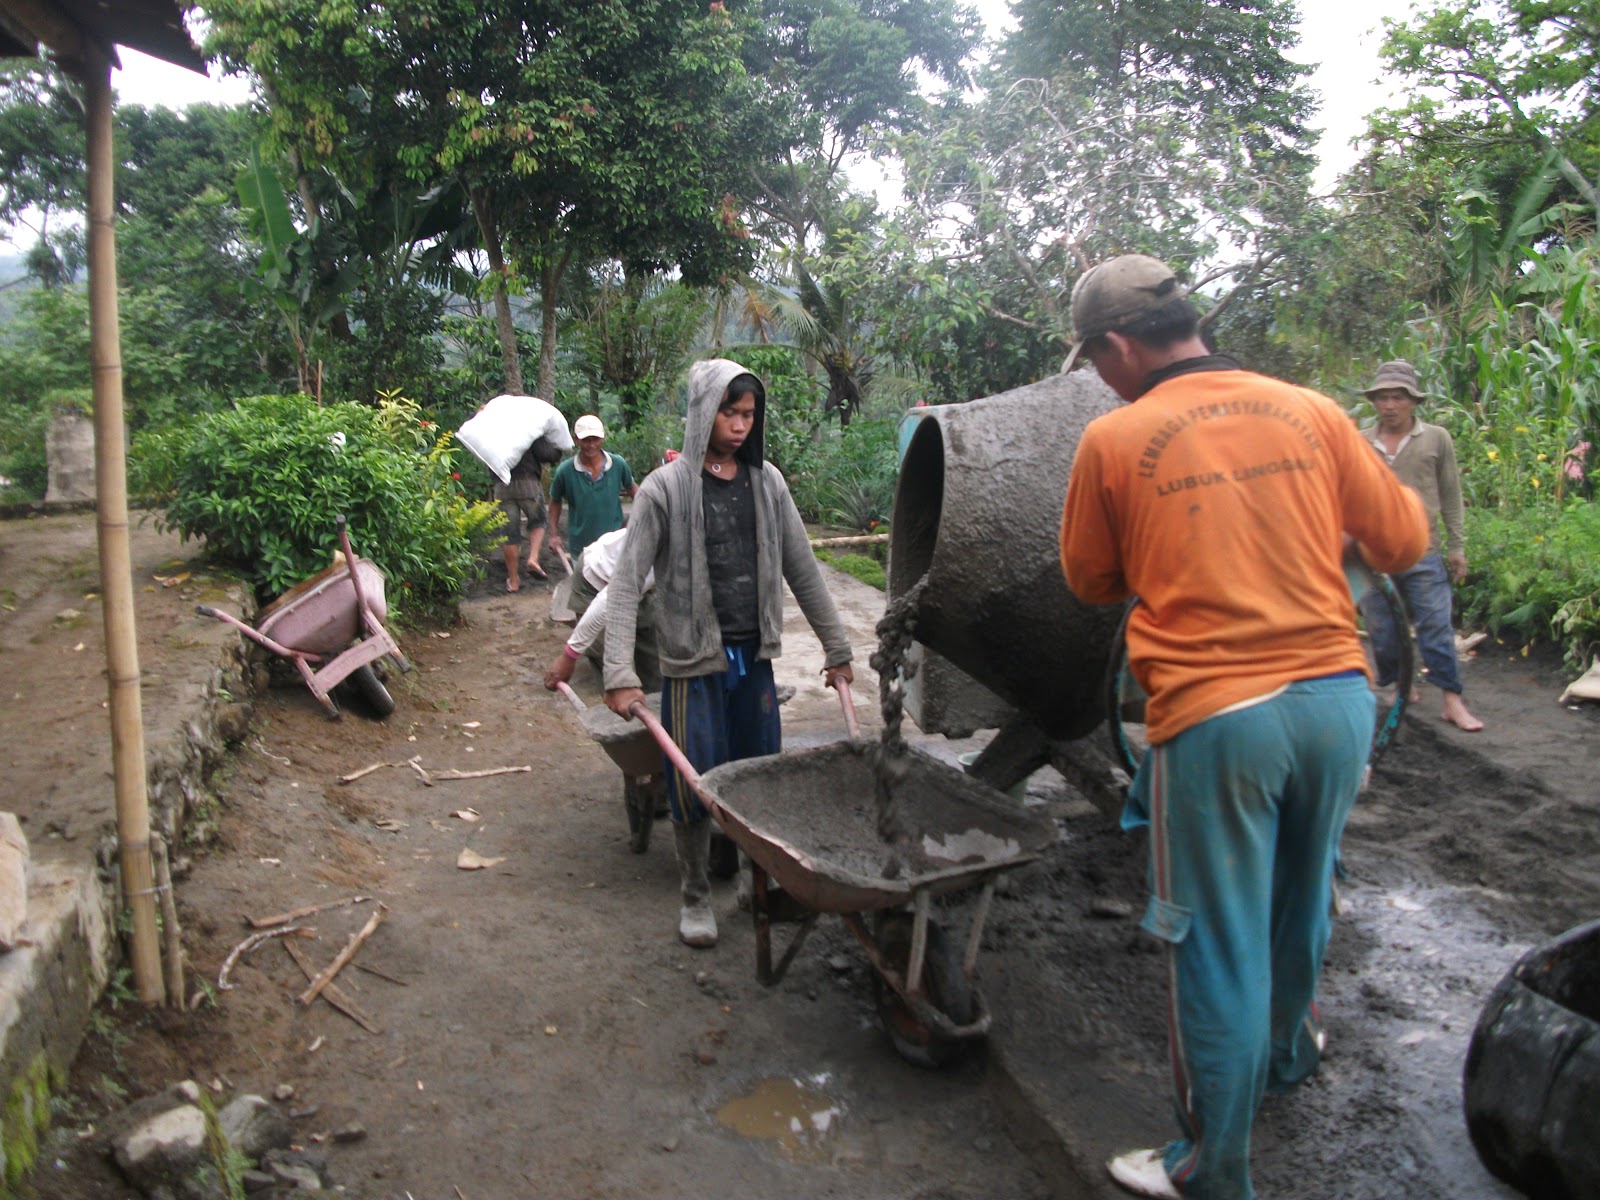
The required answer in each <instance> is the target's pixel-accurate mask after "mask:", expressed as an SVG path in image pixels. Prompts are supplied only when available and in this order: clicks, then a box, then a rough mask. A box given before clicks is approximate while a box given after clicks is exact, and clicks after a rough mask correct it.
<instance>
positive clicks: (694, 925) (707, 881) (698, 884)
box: [672, 820, 717, 947]
mask: <svg viewBox="0 0 1600 1200" xmlns="http://www.w3.org/2000/svg"><path fill="white" fill-rule="evenodd" d="M672 835H673V840H674V841H675V842H676V844H677V849H678V873H679V874H680V875H681V876H682V877H683V907H682V909H681V910H680V911H679V913H678V936H679V937H680V938H682V939H683V941H684V943H685V944H686V945H689V946H699V947H705V946H715V945H716V944H717V918H716V915H715V914H714V913H713V912H712V911H711V875H710V872H709V869H708V863H709V861H710V858H711V822H710V821H709V820H704V821H689V822H684V823H683V824H679V823H677V822H674V823H673V826H672Z"/></svg>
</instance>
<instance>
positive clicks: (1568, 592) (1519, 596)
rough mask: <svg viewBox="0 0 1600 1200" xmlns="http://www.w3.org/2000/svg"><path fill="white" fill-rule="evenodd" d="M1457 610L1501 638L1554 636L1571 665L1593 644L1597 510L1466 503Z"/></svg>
mask: <svg viewBox="0 0 1600 1200" xmlns="http://www.w3.org/2000/svg"><path fill="white" fill-rule="evenodd" d="M1467 550H1468V554H1469V556H1470V559H1471V562H1472V564H1473V570H1472V574H1471V576H1470V577H1469V578H1468V579H1467V581H1466V582H1465V583H1463V584H1462V585H1461V586H1460V597H1461V602H1462V609H1463V615H1464V616H1465V617H1466V618H1467V619H1468V620H1469V621H1473V622H1481V623H1483V624H1486V625H1487V626H1488V627H1489V629H1490V630H1491V631H1493V632H1494V633H1495V634H1496V635H1497V636H1500V637H1510V638H1513V639H1520V640H1522V641H1524V642H1532V641H1538V640H1539V639H1541V638H1544V637H1550V638H1553V639H1554V640H1555V641H1556V642H1557V643H1558V644H1559V645H1560V646H1561V648H1562V649H1563V651H1564V652H1565V653H1566V655H1567V659H1568V661H1569V662H1570V663H1571V664H1573V665H1574V666H1580V667H1581V666H1586V665H1587V662H1586V659H1587V654H1588V651H1589V649H1590V648H1591V647H1593V646H1594V645H1595V644H1596V643H1600V509H1596V508H1595V506H1594V505H1593V504H1592V503H1590V502H1588V501H1585V500H1575V501H1572V502H1570V503H1569V504H1567V505H1566V506H1565V507H1564V508H1559V509H1557V508H1552V507H1549V506H1545V507H1529V508H1524V509H1520V510H1510V509H1468V510H1467Z"/></svg>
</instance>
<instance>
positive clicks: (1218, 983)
mask: <svg viewBox="0 0 1600 1200" xmlns="http://www.w3.org/2000/svg"><path fill="white" fill-rule="evenodd" d="M1072 322H1073V327H1074V332H1075V334H1076V337H1077V339H1078V341H1077V343H1076V344H1075V345H1074V347H1073V351H1072V356H1071V357H1070V358H1069V359H1068V361H1067V368H1068V369H1070V367H1071V366H1072V364H1073V361H1074V360H1075V359H1076V358H1078V357H1079V355H1080V354H1081V355H1082V356H1084V357H1087V358H1088V359H1089V361H1090V362H1092V363H1093V364H1094V366H1095V368H1096V370H1098V371H1099V373H1100V376H1101V378H1102V379H1104V380H1105V381H1106V383H1107V384H1109V385H1110V386H1111V388H1112V390H1113V391H1115V392H1116V393H1117V394H1118V395H1119V396H1121V397H1122V399H1123V400H1125V401H1128V402H1129V403H1128V405H1127V406H1126V407H1124V408H1120V409H1118V410H1116V411H1115V412H1111V413H1107V414H1106V415H1105V416H1103V417H1100V418H1098V419H1097V420H1095V421H1093V422H1091V423H1090V425H1089V427H1088V428H1087V429H1086V430H1085V431H1084V435H1083V438H1082V440H1081V441H1080V442H1079V445H1078V451H1077V457H1076V459H1075V460H1074V462H1073V467H1072V478H1071V482H1070V483H1069V485H1068V489H1067V499H1066V508H1065V512H1064V513H1063V515H1062V523H1061V562H1062V567H1063V569H1064V570H1065V572H1066V577H1067V585H1068V586H1069V587H1070V588H1071V589H1072V591H1073V592H1074V594H1076V595H1077V596H1078V597H1079V599H1081V600H1084V601H1085V602H1087V603H1091V604H1112V603H1117V602H1120V601H1124V600H1126V599H1128V598H1129V597H1130V596H1136V597H1138V601H1137V604H1136V606H1135V608H1134V611H1133V613H1132V615H1131V617H1130V619H1129V621H1128V626H1127V646H1128V659H1129V663H1130V665H1131V667H1132V669H1133V672H1134V675H1135V676H1136V677H1137V679H1138V681H1139V683H1140V684H1141V685H1142V686H1143V688H1144V690H1145V692H1146V694H1147V695H1148V696H1149V701H1148V703H1147V706H1146V721H1147V726H1148V731H1149V736H1150V741H1151V749H1150V752H1149V754H1147V755H1146V757H1145V759H1144V761H1143V763H1142V764H1141V766H1140V769H1139V774H1138V778H1137V779H1135V781H1134V785H1133V788H1132V789H1131V791H1130V792H1129V796H1128V802H1127V807H1126V809H1125V810H1124V813H1123V826H1124V828H1129V829H1133V828H1139V827H1142V826H1146V825H1147V826H1148V827H1149V830H1150V882H1151V892H1152V895H1151V899H1150V903H1149V906H1148V908H1147V910H1146V912H1145V916H1144V921H1143V927H1144V928H1145V929H1146V930H1147V931H1148V932H1150V933H1151V934H1153V935H1155V936H1156V937H1158V938H1160V939H1161V940H1162V941H1164V942H1166V943H1167V951H1168V958H1169V975H1168V979H1169V992H1170V995H1169V1005H1170V1016H1169V1030H1170V1033H1171V1042H1172V1045H1171V1063H1172V1069H1173V1074H1174V1084H1175V1091H1176V1097H1177V1109H1178V1113H1179V1119H1180V1126H1181V1130H1180V1135H1179V1137H1178V1138H1177V1139H1176V1140H1174V1141H1173V1142H1172V1143H1170V1144H1169V1145H1168V1146H1166V1147H1165V1148H1163V1149H1160V1150H1140V1151H1133V1152H1130V1153H1128V1154H1124V1155H1120V1156H1118V1157H1117V1158H1114V1159H1113V1160H1112V1161H1111V1162H1110V1164H1108V1165H1109V1168H1110V1170H1111V1174H1112V1177H1113V1178H1114V1179H1115V1180H1116V1181H1117V1182H1118V1183H1119V1184H1121V1185H1122V1186H1123V1187H1125V1188H1126V1189H1128V1190H1129V1191H1132V1192H1135V1193H1137V1194H1140V1195H1145V1196H1158V1197H1160V1196H1169V1197H1170V1196H1197V1197H1205V1198H1208V1200H1250V1197H1251V1196H1252V1195H1253V1192H1252V1190H1251V1187H1250V1171H1249V1154H1250V1126H1251V1123H1252V1122H1253V1120H1254V1118H1255V1112H1256V1108H1257V1106H1258V1105H1259V1104H1260V1101H1261V1096H1262V1094H1263V1093H1264V1092H1265V1091H1266V1090H1267V1089H1269V1088H1272V1089H1282V1088H1288V1087H1290V1086H1292V1085H1293V1084H1295V1083H1298V1082H1299V1081H1300V1080H1301V1079H1303V1078H1305V1077H1306V1076H1307V1075H1309V1074H1310V1073H1311V1072H1312V1071H1314V1070H1315V1069H1316V1066H1317V1062H1318V1060H1319V1057H1320V1054H1321V1049H1322V1045H1323V1034H1322V1030H1321V1027H1320V1025H1319V1024H1318V1022H1317V1013H1316V1007H1315V1004H1314V1002H1313V1001H1314V998H1315V993H1316V983H1317V976H1318V974H1319V973H1320V972H1321V969H1322V957H1323V953H1324V951H1325V950H1326V948H1327V942H1328V936H1329V933H1330V932H1331V922H1330V918H1329V915H1328V913H1329V882H1330V878H1331V876H1332V872H1333V861H1334V854H1335V851H1336V849H1337V847H1338V844H1339V836H1340V833H1341V831H1342V830H1343V828H1344V822H1345V818H1346V816H1347V815H1348V813H1349V811H1350V807H1351V805H1352V804H1353V803H1354V801H1355V797H1356V791H1357V788H1358V786H1359V784H1360V779H1361V772H1362V767H1363V765H1364V763H1365V761H1366V756H1367V752H1368V747H1369V745H1370V742H1371V738H1372V728H1373V720H1374V715H1375V712H1374V709H1375V706H1374V702H1373V698H1372V692H1371V690H1370V688H1369V686H1368V681H1367V678H1366V657H1365V655H1364V653H1363V651H1362V649H1361V644H1360V642H1359V640H1358V639H1357V636H1356V624H1355V607H1354V604H1353V602H1352V600H1351V597H1350V591H1349V588H1348V586H1347V584H1346V582H1345V576H1344V571H1343V569H1342V566H1341V562H1342V554H1343V549H1344V544H1345V540H1346V534H1349V535H1351V536H1353V537H1354V538H1355V539H1356V540H1357V541H1359V542H1360V543H1361V544H1362V546H1363V549H1364V551H1365V553H1366V556H1367V558H1368V561H1369V562H1371V563H1372V565H1373V566H1374V567H1376V568H1377V569H1378V570H1382V571H1396V570H1400V569H1403V568H1405V567H1408V566H1410V565H1411V564H1412V563H1414V562H1415V561H1416V560H1417V559H1418V558H1420V557H1421V556H1422V554H1423V553H1424V551H1426V549H1427V546H1428V530H1427V524H1426V519H1425V515H1424V512H1423V508H1422V504H1421V502H1420V501H1419V500H1418V498H1417V496H1416V495H1415V493H1413V492H1412V491H1410V489H1408V488H1406V487H1404V486H1402V485H1401V484H1400V483H1399V482H1398V481H1397V480H1396V479H1395V478H1394V476H1393V474H1392V473H1391V472H1390V471H1388V470H1387V469H1386V468H1385V467H1384V465H1383V463H1381V462H1380V461H1378V458H1377V456H1376V455H1374V454H1373V453H1372V451H1371V450H1370V449H1368V448H1367V446H1366V445H1365V444H1364V443H1363V441H1362V439H1361V436H1360V435H1359V434H1358V433H1357V431H1356V428H1355V426H1354V425H1353V424H1352V423H1351V421H1350V420H1349V418H1348V417H1347V416H1346V415H1345V413H1344V411H1343V410H1342V409H1340V408H1339V406H1338V405H1337V404H1335V403H1334V402H1333V401H1332V400H1329V399H1328V398H1327V397H1325V396H1321V395H1318V394H1317V393H1316V392H1312V391H1308V390H1306V389H1304V388H1298V387H1293V386H1291V385H1289V384H1286V383H1282V382H1280V381H1278V380H1274V379H1269V378H1267V377H1266V376H1263V375H1257V374H1254V373H1252V372H1249V371H1245V370H1244V369H1242V368H1241V367H1240V366H1239V364H1238V363H1237V362H1235V361H1233V360H1232V359H1229V358H1226V357H1223V356H1220V355H1212V354H1210V353H1209V352H1208V351H1207V349H1206V347H1205V345H1204V343H1203V342H1201V340H1200V338H1199V316H1198V313H1197V312H1196V310H1195V308H1194V306H1193V305H1192V304H1191V303H1190V302H1189V300H1188V299H1187V297H1186V295H1185V291H1184V289H1183V287H1182V286H1181V285H1180V284H1179V282H1178V280H1177V278H1176V277H1175V276H1174V275H1173V273H1172V271H1171V269H1170V268H1168V267H1167V266H1166V265H1165V264H1164V263H1161V262H1158V261H1156V260H1155V259H1153V258H1147V257H1145V256H1143V255H1124V256H1122V257H1120V258H1115V259H1112V260H1110V261H1109V262H1106V263H1102V264H1101V265H1099V266H1097V267H1095V268H1094V269H1092V270H1090V271H1089V272H1087V273H1086V274H1085V275H1084V276H1083V277H1082V278H1081V279H1080V280H1079V281H1078V284H1077V286H1076V287H1074V289H1073V294H1072Z"/></svg>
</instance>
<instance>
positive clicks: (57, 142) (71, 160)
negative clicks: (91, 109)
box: [0, 59, 84, 284]
mask: <svg viewBox="0 0 1600 1200" xmlns="http://www.w3.org/2000/svg"><path fill="white" fill-rule="evenodd" d="M83 139H84V135H83V102H82V98H81V96H80V95H79V93H78V90H77V88H76V87H75V85H73V84H72V83H71V82H70V81H69V80H68V78H67V77H66V76H65V75H63V74H61V73H60V72H58V71H56V70H54V69H53V68H52V67H50V66H48V65H47V64H46V63H44V62H43V61H40V60H29V59H19V60H12V61H6V62H3V63H0V222H4V223H5V224H7V225H13V226H20V227H21V228H24V229H26V230H28V231H29V232H30V233H31V234H32V235H33V238H34V242H33V245H32V246H31V247H28V264H29V273H30V274H31V275H33V276H35V277H36V278H39V279H41V280H42V281H44V282H46V283H49V284H61V283H65V282H67V281H69V280H70V279H72V277H73V276H74V275H75V274H76V272H77V269H78V267H80V266H82V265H83V252H82V246H81V239H75V238H73V237H72V236H71V235H70V233H69V230H71V228H72V226H71V225H70V224H69V225H65V226H62V227H60V228H59V229H57V228H56V227H55V224H54V223H55V221H56V219H57V218H58V217H61V216H64V215H68V214H77V213H82V212H83V209H84V200H83V189H84V166H83V161H84V159H83V156H84V140H83Z"/></svg>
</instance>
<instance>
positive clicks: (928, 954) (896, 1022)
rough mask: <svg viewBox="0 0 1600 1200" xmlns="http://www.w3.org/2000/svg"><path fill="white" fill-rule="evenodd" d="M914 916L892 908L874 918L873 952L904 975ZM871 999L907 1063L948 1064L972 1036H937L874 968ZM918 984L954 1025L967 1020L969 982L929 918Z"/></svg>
mask: <svg viewBox="0 0 1600 1200" xmlns="http://www.w3.org/2000/svg"><path fill="white" fill-rule="evenodd" d="M914 925H915V918H913V917H912V915H911V914H910V913H904V912H891V913H884V914H882V915H880V916H879V917H878V920H877V930H876V935H877V939H878V953H879V954H880V955H882V957H883V961H884V963H885V965H887V966H889V967H890V968H892V969H893V970H895V971H897V972H899V973H900V974H901V975H902V976H904V974H905V970H906V967H907V966H909V965H910V962H911V932H912V928H913V926H914ZM872 985H873V998H874V1000H875V1001H876V1003H877V1007H878V1019H879V1020H881V1021H882V1022H883V1028H884V1031H885V1032H886V1033H888V1035H889V1041H890V1042H891V1043H892V1044H893V1045H894V1048H895V1052H896V1053H898V1054H899V1055H900V1057H901V1058H903V1059H905V1060H906V1061H907V1062H909V1063H911V1064H913V1065H915V1066H918V1067H927V1068H930V1069H935V1070H936V1069H938V1068H940V1067H948V1066H951V1065H952V1064H954V1063H955V1062H957V1061H959V1060H960V1059H961V1058H962V1057H964V1056H965V1055H966V1053H967V1051H968V1050H969V1049H970V1048H971V1046H972V1043H973V1041H974V1040H975V1039H973V1038H950V1037H942V1036H940V1035H939V1034H937V1033H935V1032H934V1031H933V1030H931V1029H929V1028H928V1027H927V1026H926V1025H924V1024H923V1023H922V1022H921V1021H920V1020H919V1019H918V1018H917V1014H916V1013H915V1012H913V1011H912V1009H911V1006H910V1005H909V1004H907V1003H906V1002H905V1001H904V1000H903V999H902V998H901V997H900V995H899V993H897V992H896V991H895V990H894V988H892V987H890V986H889V985H888V984H887V983H886V982H885V981H884V980H883V978H882V976H880V975H878V974H877V973H876V972H874V973H873V976H872ZM922 988H923V992H924V994H926V996H927V998H928V1003H930V1004H932V1005H933V1007H934V1008H936V1009H938V1010H939V1011H940V1012H942V1013H943V1014H944V1015H945V1016H947V1017H949V1018H950V1020H951V1021H952V1022H954V1023H955V1024H957V1025H966V1024H968V1023H970V1022H971V1020H972V1012H973V1004H972V987H971V985H970V984H969V983H968V982H967V977H966V975H965V974H964V973H963V972H962V970H961V963H960V962H959V961H958V960H957V958H956V956H955V954H954V953H952V952H951V949H950V941H949V939H948V938H946V937H945V934H944V930H943V929H941V928H940V927H939V926H938V925H936V924H934V923H933V922H932V921H929V922H928V946H927V949H926V950H925V951H924V952H923V961H922Z"/></svg>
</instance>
